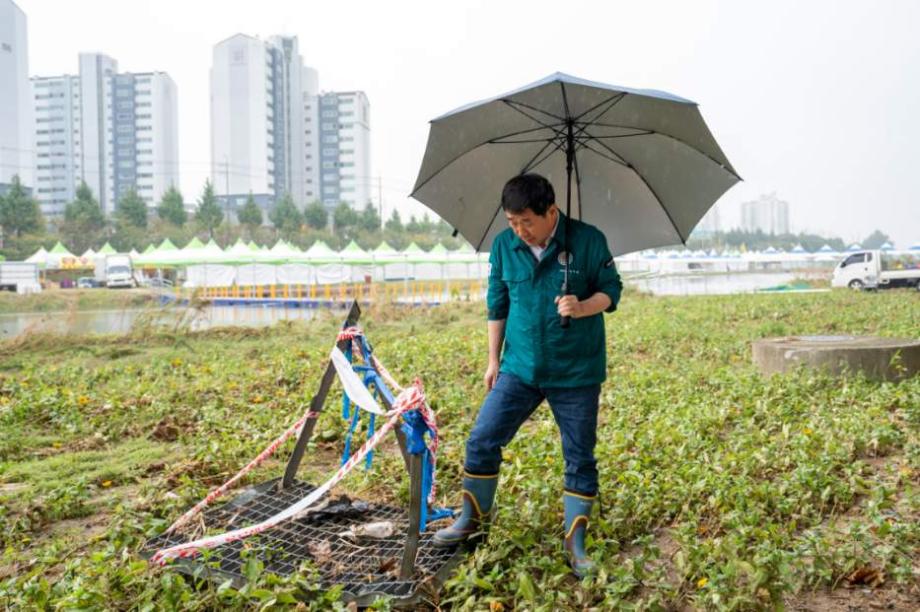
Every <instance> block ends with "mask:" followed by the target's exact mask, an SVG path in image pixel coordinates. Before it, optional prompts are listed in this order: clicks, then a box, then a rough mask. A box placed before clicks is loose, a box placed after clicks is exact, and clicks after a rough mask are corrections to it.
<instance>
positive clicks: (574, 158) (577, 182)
mask: <svg viewBox="0 0 920 612" xmlns="http://www.w3.org/2000/svg"><path fill="white" fill-rule="evenodd" d="M572 163H573V164H574V165H575V191H576V192H578V220H579V221H581V217H582V213H583V212H584V211H583V210H582V208H583V206H584V203H583V202H582V200H581V173H580V172H579V171H578V155H572ZM566 247H568V245H566Z"/></svg>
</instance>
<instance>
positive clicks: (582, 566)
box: [562, 491, 596, 578]
mask: <svg viewBox="0 0 920 612" xmlns="http://www.w3.org/2000/svg"><path fill="white" fill-rule="evenodd" d="M595 498H596V496H594V497H589V496H587V495H582V494H580V493H574V492H572V491H565V492H564V494H563V497H562V501H563V505H564V507H565V540H564V542H563V543H564V546H565V552H566V556H568V558H569V565H571V566H572V571H573V572H574V573H575V575H576V576H578V577H579V578H584V577H585V576H587V575H589V574H591V573H592V572H594V561H592V560H591V558H590V557H588V553H587V552H585V531H586V530H587V528H588V519H589V517H590V516H591V507H592V506H593V505H594V500H595Z"/></svg>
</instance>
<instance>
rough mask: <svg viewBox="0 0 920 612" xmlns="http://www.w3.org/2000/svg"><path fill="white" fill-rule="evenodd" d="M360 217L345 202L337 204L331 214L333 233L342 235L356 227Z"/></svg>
mask: <svg viewBox="0 0 920 612" xmlns="http://www.w3.org/2000/svg"><path fill="white" fill-rule="evenodd" d="M359 220H360V217H359V216H358V213H357V212H355V209H353V208H352V207H351V206H349V205H348V203H347V202H339V205H338V206H336V207H335V210H334V211H333V212H332V223H333V225H334V227H335V233H336V234H339V235H344V234H345V233H346V232H348V230H349V229H351V228H353V227H355V226H356V225H358V221H359Z"/></svg>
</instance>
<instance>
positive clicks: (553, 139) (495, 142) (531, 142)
mask: <svg viewBox="0 0 920 612" xmlns="http://www.w3.org/2000/svg"><path fill="white" fill-rule="evenodd" d="M555 140H556V137H555V136H554V137H552V138H533V139H528V140H490V141H489V142H488V143H487V144H533V143H535V142H549V143H552V142H554V141H555Z"/></svg>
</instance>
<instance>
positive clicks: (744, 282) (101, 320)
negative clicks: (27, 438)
mask: <svg viewBox="0 0 920 612" xmlns="http://www.w3.org/2000/svg"><path fill="white" fill-rule="evenodd" d="M794 277H795V276H794V275H793V274H791V273H748V274H720V275H703V274H701V275H687V276H654V277H648V278H641V279H635V280H629V281H627V290H629V289H630V288H636V289H639V290H642V291H646V292H648V293H652V294H654V295H725V294H733V293H749V292H751V291H755V290H757V289H765V288H768V287H773V286H776V285H781V284H785V283H788V282H790V281H791V280H793V278H794ZM448 297H449V296H447V295H446V294H444V295H430V296H427V297H426V298H422V297H421V296H417V297H416V299H415V301H416V303H421V302H427V303H432V302H437V301H440V300H444V299H448ZM401 301H402V300H401ZM405 301H406V302H410V301H412V300H405ZM316 312H317V309H315V308H286V307H284V306H279V305H266V306H208V307H204V308H201V309H194V310H193V309H189V308H183V307H174V308H161V309H124V310H90V311H76V312H44V313H16V314H3V315H0V339H9V338H14V337H16V336H18V335H20V334H22V333H25V332H29V331H46V332H48V331H50V332H57V333H96V334H105V333H125V332H127V331H129V330H131V329H132V328H133V327H134V326H135V325H141V324H150V323H157V324H159V325H164V326H171V327H174V326H182V327H183V328H188V329H192V330H201V329H208V328H210V327H223V326H250V327H261V326H264V325H273V324H274V323H277V322H278V321H285V320H293V321H304V320H309V319H312V318H313V317H314V316H316ZM342 312H344V309H343V310H342Z"/></svg>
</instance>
